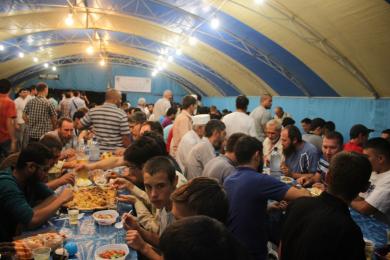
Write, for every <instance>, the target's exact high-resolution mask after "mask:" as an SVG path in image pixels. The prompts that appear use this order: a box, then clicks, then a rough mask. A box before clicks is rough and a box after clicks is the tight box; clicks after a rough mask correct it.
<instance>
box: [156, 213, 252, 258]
mask: <svg viewBox="0 0 390 260" xmlns="http://www.w3.org/2000/svg"><path fill="white" fill-rule="evenodd" d="M160 249H161V251H162V254H163V256H164V259H165V260H199V259H224V260H233V259H234V260H237V259H240V260H247V259H250V257H249V255H248V253H247V252H246V251H245V250H243V248H242V246H241V245H240V244H239V242H238V241H237V240H236V239H235V238H234V237H233V235H232V234H231V233H230V232H229V231H228V229H227V228H226V227H225V226H224V225H223V224H222V223H220V222H218V221H217V220H215V219H212V218H210V217H207V216H193V217H188V218H183V219H180V220H178V221H175V222H174V223H172V224H171V225H169V226H168V227H167V228H166V229H165V231H164V232H163V234H162V235H161V238H160Z"/></svg>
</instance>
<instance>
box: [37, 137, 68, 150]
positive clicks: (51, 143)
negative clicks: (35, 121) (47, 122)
mask: <svg viewBox="0 0 390 260" xmlns="http://www.w3.org/2000/svg"><path fill="white" fill-rule="evenodd" d="M39 143H41V144H43V145H45V146H46V147H47V148H49V150H50V151H54V150H56V151H61V150H62V147H63V145H62V143H61V141H60V140H58V138H57V137H55V136H54V135H51V134H45V135H44V136H43V137H42V138H41V139H40V140H39Z"/></svg>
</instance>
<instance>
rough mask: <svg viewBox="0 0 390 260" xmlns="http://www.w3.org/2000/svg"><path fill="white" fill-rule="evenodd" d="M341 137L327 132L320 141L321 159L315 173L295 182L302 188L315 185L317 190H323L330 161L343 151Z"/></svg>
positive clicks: (337, 133) (336, 133)
mask: <svg viewBox="0 0 390 260" xmlns="http://www.w3.org/2000/svg"><path fill="white" fill-rule="evenodd" d="M343 139H344V138H343V136H342V135H341V134H340V133H339V132H328V133H326V134H325V136H324V139H323V141H322V157H321V158H320V160H319V161H318V167H317V172H316V173H315V174H314V175H313V174H306V175H305V176H303V177H300V178H298V179H297V182H298V183H299V184H301V185H303V186H304V187H307V186H310V185H312V184H316V185H315V186H316V187H317V188H320V189H322V190H325V185H326V182H325V179H326V174H328V170H329V163H330V160H331V159H332V158H333V156H335V155H336V154H337V153H339V152H341V151H342V150H343V143H344V142H343Z"/></svg>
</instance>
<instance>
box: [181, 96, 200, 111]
mask: <svg viewBox="0 0 390 260" xmlns="http://www.w3.org/2000/svg"><path fill="white" fill-rule="evenodd" d="M196 102H197V101H196V98H194V97H193V96H190V95H188V96H185V97H184V98H183V100H182V102H181V103H182V108H183V109H187V108H189V107H190V106H191V105H196Z"/></svg>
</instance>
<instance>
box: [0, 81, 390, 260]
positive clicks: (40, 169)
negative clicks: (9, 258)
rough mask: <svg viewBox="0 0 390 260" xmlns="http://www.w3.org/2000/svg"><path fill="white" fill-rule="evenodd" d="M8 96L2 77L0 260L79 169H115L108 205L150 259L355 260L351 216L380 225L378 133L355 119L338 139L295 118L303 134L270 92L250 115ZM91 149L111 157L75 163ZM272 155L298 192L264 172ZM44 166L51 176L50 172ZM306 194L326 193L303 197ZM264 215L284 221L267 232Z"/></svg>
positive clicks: (386, 203) (387, 164) (384, 209)
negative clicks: (119, 208) (123, 206)
mask: <svg viewBox="0 0 390 260" xmlns="http://www.w3.org/2000/svg"><path fill="white" fill-rule="evenodd" d="M11 90H12V86H11V83H10V82H9V81H8V80H5V79H4V80H1V81H0V160H1V161H0V170H1V174H0V209H1V212H2V214H1V215H0V225H1V227H0V242H5V243H1V244H0V248H1V249H0V252H1V254H3V255H4V254H6V253H9V254H11V251H12V244H9V243H8V242H12V239H13V237H14V236H15V235H18V234H20V233H21V232H22V231H25V230H27V229H31V228H36V227H38V226H39V225H41V224H42V223H44V222H45V221H46V220H48V219H49V218H50V217H52V216H53V215H54V214H55V213H56V212H57V210H58V209H59V208H60V207H61V206H62V205H64V204H65V203H66V202H68V201H70V200H72V198H73V193H72V190H71V189H69V188H64V189H62V191H61V192H60V193H58V194H56V193H55V192H54V190H56V189H57V188H58V187H61V186H63V185H67V184H71V185H74V184H75V180H76V178H77V174H78V172H80V171H83V170H89V171H92V170H95V169H111V168H114V167H118V166H125V171H124V173H123V174H117V173H112V174H111V175H110V176H109V178H110V179H113V182H112V185H113V186H114V187H115V188H116V189H118V190H127V191H128V193H129V194H130V195H123V194H122V195H119V197H118V198H117V199H118V201H121V202H124V203H131V204H133V206H134V209H135V215H136V216H134V215H133V214H125V215H124V216H123V219H124V228H125V229H126V237H125V239H126V242H127V244H128V245H129V246H130V247H131V248H133V249H135V250H137V251H138V252H139V253H140V254H141V255H142V256H144V257H146V258H147V259H166V260H173V259H174V260H176V259H177V260H179V259H256V260H265V259H272V257H275V258H273V259H277V257H278V258H279V259H300V260H305V259H308V260H309V259H366V257H365V251H364V248H365V243H364V241H363V235H362V232H361V230H360V229H359V227H358V226H357V224H356V223H355V222H354V221H353V219H352V217H351V215H350V209H349V208H352V209H354V210H356V211H358V212H359V213H360V214H365V215H372V216H374V217H375V218H377V219H378V221H381V222H384V223H387V224H388V223H390V200H389V199H388V198H389V197H390V130H389V129H387V130H384V131H383V132H382V135H381V137H375V138H371V139H370V138H369V134H370V132H372V131H373V130H371V129H368V128H367V127H366V126H364V125H362V124H356V125H354V126H352V127H351V129H350V133H349V135H350V139H349V140H348V141H347V142H344V140H343V135H342V134H340V133H339V132H337V131H336V125H335V124H334V123H333V122H332V121H326V120H324V119H322V118H313V119H309V118H304V119H302V120H301V121H300V123H301V128H302V129H303V131H302V132H301V130H300V129H299V128H298V127H297V126H295V120H294V119H293V118H292V116H291V114H293V111H290V112H291V114H290V113H288V112H286V111H284V110H283V108H282V107H275V108H274V116H272V112H271V108H272V96H271V95H267V94H265V95H263V96H261V97H260V104H259V106H258V107H257V108H256V109H254V110H253V111H251V112H250V113H249V111H247V110H248V105H249V100H248V98H247V97H246V96H243V95H242V96H238V97H237V98H236V110H235V111H234V112H230V113H229V111H227V110H225V111H222V113H221V112H220V111H219V110H218V109H217V108H216V107H215V106H211V107H204V106H202V104H201V100H200V97H198V96H196V95H187V96H185V97H183V98H182V101H181V103H179V104H178V103H173V102H172V101H173V100H172V97H173V94H172V92H171V91H169V90H166V91H165V92H164V93H163V96H162V97H161V98H160V99H159V100H157V101H156V103H155V104H154V105H148V104H147V103H146V100H145V99H144V98H140V99H139V100H138V102H137V106H136V107H132V106H131V105H130V104H129V103H128V102H123V101H122V95H121V93H120V92H119V91H117V90H115V89H108V90H107V91H106V93H105V102H104V103H103V104H101V105H98V106H95V107H93V108H91V107H90V106H89V105H88V103H89V101H88V99H87V98H86V97H85V96H84V95H81V94H80V92H78V91H65V92H64V95H63V99H62V100H61V101H60V102H59V103H56V101H55V100H54V101H53V100H51V99H48V98H47V96H48V91H49V89H48V86H47V85H46V84H45V83H38V84H37V85H36V86H34V87H32V88H30V89H20V90H19V91H18V97H17V98H16V99H15V100H12V99H11V98H10V95H9V94H10V92H11ZM88 145H97V146H98V149H99V151H100V153H103V154H105V153H107V152H109V153H110V156H107V158H103V159H100V160H97V161H95V162H89V163H85V164H80V163H77V155H78V153H80V152H86V150H82V149H85V146H88ZM90 152H91V151H90ZM273 153H277V154H278V155H279V158H280V165H279V167H280V172H281V174H282V176H286V177H291V178H293V179H295V183H297V185H290V184H286V183H284V182H282V181H281V179H280V178H276V177H274V176H271V175H269V174H267V173H266V171H263V169H264V168H265V167H269V166H270V164H271V163H272V160H273V157H272V154H273ZM53 168H55V169H57V170H58V171H59V172H60V174H59V175H58V176H55V177H54V178H53V177H52V178H49V176H50V172H51V171H52V170H53ZM309 187H316V188H317V189H320V190H321V191H323V192H322V193H321V195H320V196H318V197H311V194H310V192H309V191H308V190H307V189H306V188H309ZM275 212H279V213H280V212H283V213H285V214H281V215H280V219H279V220H280V221H279V222H278V223H280V225H279V226H278V227H277V228H275V227H272V225H271V224H272V223H271V220H270V216H271V215H272V214H274V213H275ZM10 245H11V246H10ZM270 245H271V246H270ZM9 248H11V249H9ZM273 248H278V249H277V250H276V251H278V256H277V255H276V254H275V252H274V250H273ZM8 249H9V250H8Z"/></svg>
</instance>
